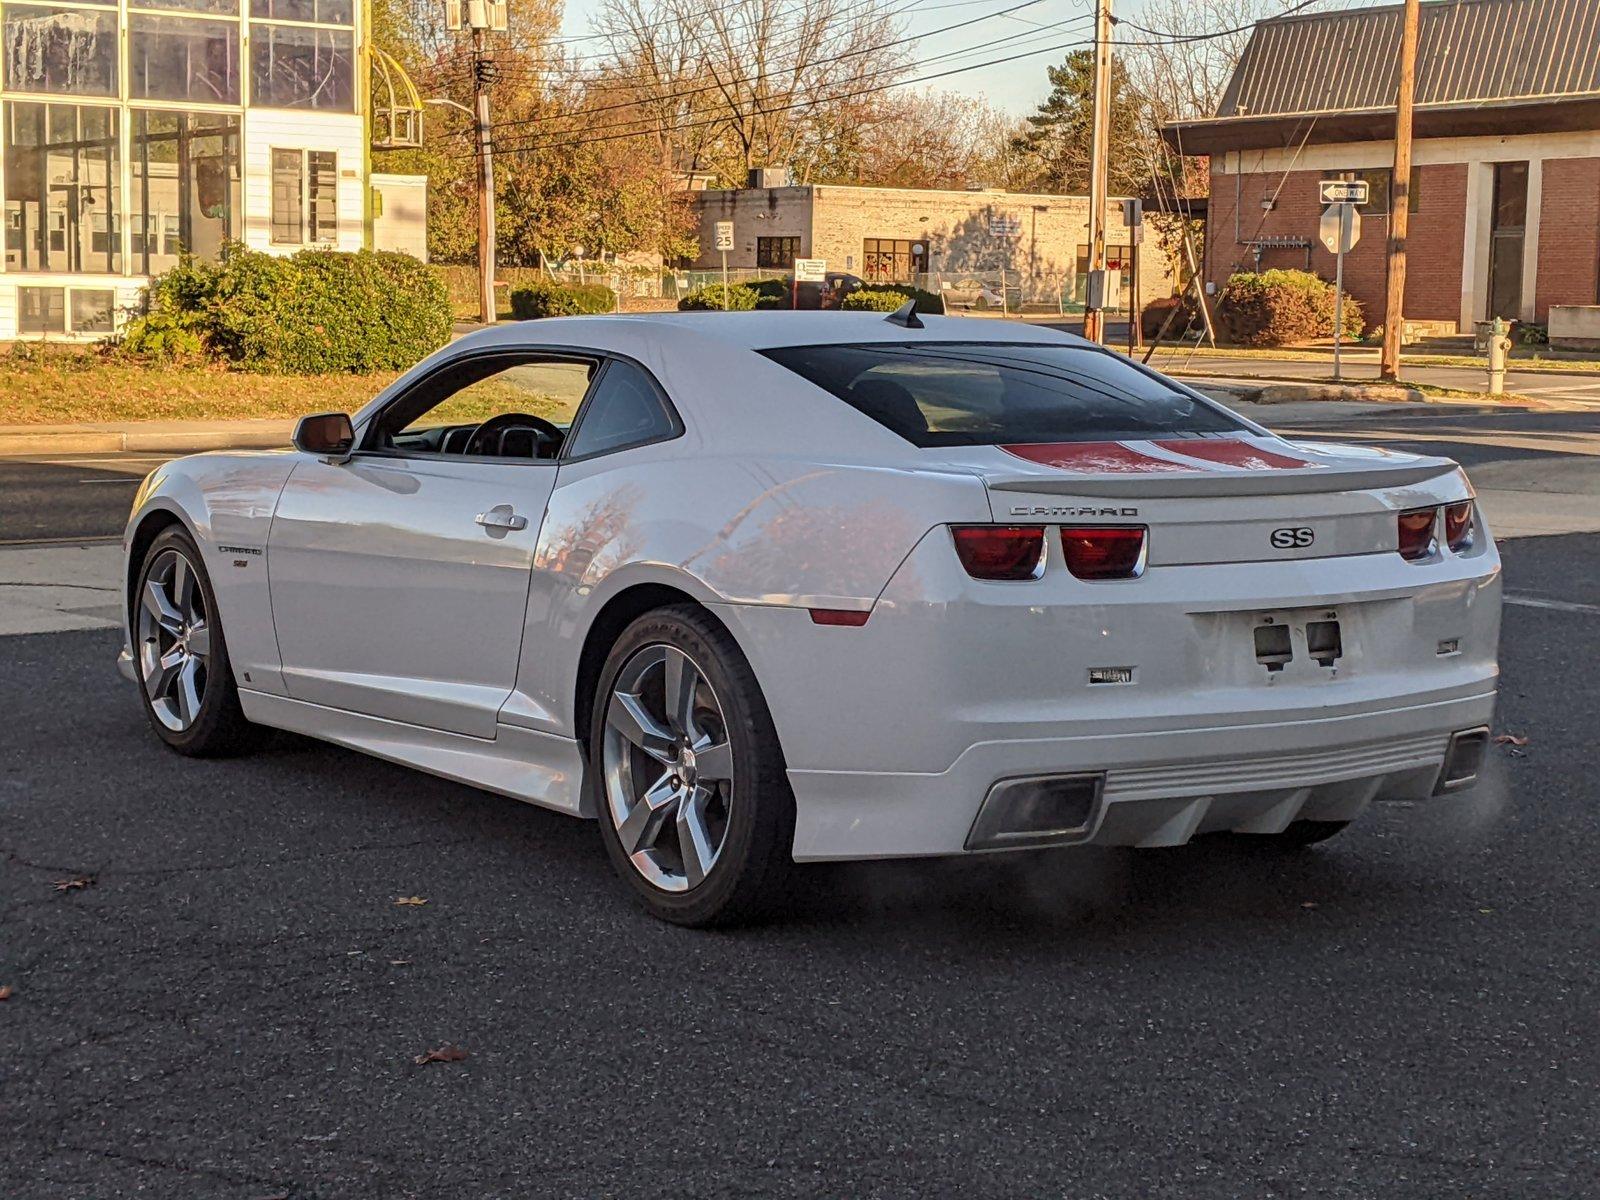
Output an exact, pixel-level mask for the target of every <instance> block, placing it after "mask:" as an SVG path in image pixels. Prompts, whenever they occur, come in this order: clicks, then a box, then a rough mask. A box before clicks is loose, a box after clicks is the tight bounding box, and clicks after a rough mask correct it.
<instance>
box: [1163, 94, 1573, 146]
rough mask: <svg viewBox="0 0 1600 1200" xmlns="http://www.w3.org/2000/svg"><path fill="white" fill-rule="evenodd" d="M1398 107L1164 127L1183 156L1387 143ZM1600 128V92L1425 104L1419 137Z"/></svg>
mask: <svg viewBox="0 0 1600 1200" xmlns="http://www.w3.org/2000/svg"><path fill="white" fill-rule="evenodd" d="M1394 118H1395V110H1394V108H1393V106H1390V107H1388V108H1374V109H1365V110H1358V111H1343V112H1320V113H1296V114H1294V115H1292V116H1242V117H1213V118H1211V119H1209V120H1203V121H1174V122H1173V123H1171V124H1169V125H1165V126H1163V127H1162V129H1161V136H1162V138H1163V139H1164V140H1165V141H1166V143H1167V145H1169V146H1171V147H1172V148H1173V149H1174V150H1175V151H1178V152H1180V153H1183V154H1221V153H1223V152H1224V151H1228V150H1268V149H1276V148H1279V147H1288V148H1293V147H1296V146H1299V145H1301V144H1308V145H1313V146H1314V145H1319V144H1326V143H1330V142H1381V141H1387V140H1389V139H1390V138H1392V137H1393V136H1394ZM1590 129H1600V93H1596V94H1594V95H1590V96H1576V97H1565V98H1562V99H1559V100H1532V101H1528V100H1512V101H1504V102H1500V103H1488V104H1475V105H1453V106H1451V107H1448V108H1445V107H1428V108H1423V107H1419V108H1417V110H1416V113H1415V117H1414V121H1413V126H1412V132H1413V136H1415V137H1417V138H1446V137H1485V136H1505V135H1509V134H1521V133H1534V132H1537V133H1567V132H1573V131H1578V130H1590Z"/></svg>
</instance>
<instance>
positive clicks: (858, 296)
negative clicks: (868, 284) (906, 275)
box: [839, 288, 906, 312]
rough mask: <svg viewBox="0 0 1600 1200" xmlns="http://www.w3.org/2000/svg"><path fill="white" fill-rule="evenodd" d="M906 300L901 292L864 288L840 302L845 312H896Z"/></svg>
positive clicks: (849, 294) (847, 295) (846, 296)
mask: <svg viewBox="0 0 1600 1200" xmlns="http://www.w3.org/2000/svg"><path fill="white" fill-rule="evenodd" d="M905 302H906V298H905V297H904V296H902V295H901V294H900V293H899V292H891V291H888V290H887V289H880V288H862V289H861V290H860V291H859V292H849V293H847V294H846V295H845V297H844V298H843V299H842V300H840V301H839V307H840V309H842V310H843V311H845V312H894V311H895V310H897V309H899V308H901V307H903V306H904V305H905Z"/></svg>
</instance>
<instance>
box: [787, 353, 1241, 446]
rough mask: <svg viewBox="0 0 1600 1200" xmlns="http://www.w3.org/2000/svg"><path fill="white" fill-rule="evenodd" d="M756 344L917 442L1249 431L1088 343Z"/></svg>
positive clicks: (969, 442)
mask: <svg viewBox="0 0 1600 1200" xmlns="http://www.w3.org/2000/svg"><path fill="white" fill-rule="evenodd" d="M763 353H764V354H766V356H767V357H768V358H770V359H772V360H773V361H774V362H777V363H779V364H781V365H782V366H785V367H787V368H789V370H791V371H794V372H795V373H796V374H798V375H801V376H803V377H804V378H806V379H808V380H810V381H811V382H812V383H814V384H816V385H817V386H818V387H820V388H823V389H824V390H826V391H829V392H832V393H833V394H834V395H835V396H837V397H839V399H841V400H843V401H844V402H845V403H846V404H849V405H850V406H851V407H853V408H855V409H856V410H858V411H859V412H861V413H863V414H865V415H866V416H868V417H871V418H872V419H873V420H874V421H877V422H878V423H879V424H880V425H883V426H884V427H886V428H888V429H891V430H893V431H894V432H895V433H898V434H899V435H900V436H901V437H903V438H905V439H907V440H908V441H910V442H913V443H915V444H916V445H918V446H994V445H1007V444H1013V443H1025V442H1101V441H1116V440H1118V439H1121V438H1149V437H1186V436H1190V437H1195V436H1203V435H1205V434H1217V433H1248V432H1250V427H1249V426H1247V425H1245V424H1244V423H1243V422H1241V421H1240V420H1239V419H1238V418H1236V417H1234V416H1233V415H1232V414H1230V413H1229V412H1227V411H1226V410H1225V409H1222V408H1220V407H1218V406H1215V405H1212V404H1209V403H1207V402H1205V401H1203V400H1198V399H1196V398H1194V397H1193V396H1190V395H1188V394H1187V393H1185V392H1181V391H1179V390H1178V389H1177V388H1175V387H1173V386H1172V385H1171V384H1169V383H1167V382H1165V381H1164V380H1162V379H1161V378H1160V377H1159V376H1156V375H1151V374H1149V373H1147V372H1145V371H1142V370H1140V369H1139V368H1137V367H1135V366H1134V365H1133V364H1132V363H1129V362H1127V361H1126V360H1124V359H1121V358H1118V357H1117V356H1115V355H1113V354H1108V353H1106V352H1105V351H1102V350H1097V349H1094V348H1093V347H1090V346H1062V345H1050V344H1045V345H1031V344H1008V343H1004V342H1001V343H994V342H927V343H920V344H900V343H873V344H867V345H848V346H784V347H779V348H777V349H771V350H765V351H763Z"/></svg>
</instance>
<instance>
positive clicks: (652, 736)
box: [588, 604, 795, 928]
mask: <svg viewBox="0 0 1600 1200" xmlns="http://www.w3.org/2000/svg"><path fill="white" fill-rule="evenodd" d="M588 751H589V771H588V776H589V781H590V783H589V786H590V789H591V793H590V794H591V797H592V799H593V802H594V807H595V812H596V815H597V816H598V817H599V826H600V836H601V840H602V841H603V842H604V843H605V847H606V853H607V854H608V855H609V856H610V858H611V863H612V866H614V867H615V868H616V871H617V874H619V875H621V876H622V878H623V879H624V880H626V881H627V883H628V885H629V886H630V887H631V888H632V889H633V891H634V893H635V894H636V895H637V896H638V897H639V899H640V900H641V901H643V903H644V906H645V908H647V909H648V910H649V911H650V912H651V913H652V914H654V915H655V916H657V917H660V918H661V919H662V920H664V921H671V922H673V923H674V924H677V925H688V926H695V927H702V928H704V927H710V926H728V925H737V924H744V923H747V922H750V921H753V920H756V919H758V918H760V917H762V916H765V915H767V914H768V913H770V912H772V911H773V910H774V909H776V908H777V907H779V906H780V905H781V903H782V902H783V900H784V899H785V897H786V896H787V893H788V884H789V881H790V878H791V876H792V874H793V870H794V857H793V854H794V820H795V816H794V795H793V793H792V792H791V791H790V789H789V781H788V776H787V774H786V771H785V767H784V761H783V752H782V749H781V748H780V747H779V745H778V735H777V731H776V730H775V729H774V728H773V724H772V715H771V713H770V712H769V711H768V709H767V703H766V700H765V699H764V698H763V696H762V694H761V688H760V687H759V685H758V684H757V683H756V678H755V673H754V672H753V671H752V670H751V669H750V664H749V663H748V662H746V661H745V657H744V655H743V654H742V653H740V651H739V647H738V646H737V645H736V644H735V643H734V641H733V638H732V637H730V636H729V634H728V632H727V631H726V630H725V629H723V628H722V626H721V625H719V624H718V623H717V622H716V621H715V620H714V619H712V618H711V616H710V615H709V614H708V613H706V612H705V610H703V609H701V608H699V607H697V606H695V605H690V604H682V605H673V606H671V607H668V608H660V609H656V610H655V611H653V612H649V613H646V614H644V615H643V616H642V617H640V618H639V619H638V620H636V621H634V622H633V624H632V625H630V626H628V628H627V629H625V630H624V631H623V633H622V635H621V637H619V638H618V639H617V642H616V644H615V645H614V646H613V647H612V648H611V652H610V654H609V655H608V656H607V658H606V662H605V666H604V667H603V668H602V669H601V672H600V679H599V683H598V686H597V687H596V689H595V696H594V701H593V707H592V709H591V714H590V720H589V746H588Z"/></svg>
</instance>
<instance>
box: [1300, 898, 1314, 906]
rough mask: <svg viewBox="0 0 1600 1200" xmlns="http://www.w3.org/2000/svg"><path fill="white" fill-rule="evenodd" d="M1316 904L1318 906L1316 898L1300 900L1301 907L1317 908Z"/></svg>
mask: <svg viewBox="0 0 1600 1200" xmlns="http://www.w3.org/2000/svg"><path fill="white" fill-rule="evenodd" d="M1316 906H1317V902H1316V901H1315V900H1302V901H1300V907H1301V908H1315V907H1316Z"/></svg>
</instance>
